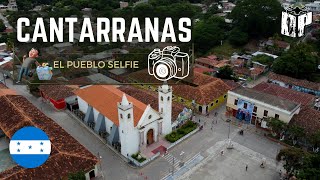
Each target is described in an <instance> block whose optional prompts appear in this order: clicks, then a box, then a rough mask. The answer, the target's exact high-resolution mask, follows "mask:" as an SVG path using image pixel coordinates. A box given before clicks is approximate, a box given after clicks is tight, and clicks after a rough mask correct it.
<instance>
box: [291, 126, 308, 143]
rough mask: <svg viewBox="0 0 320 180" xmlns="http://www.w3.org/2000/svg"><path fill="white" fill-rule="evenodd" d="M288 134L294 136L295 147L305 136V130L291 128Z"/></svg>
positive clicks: (297, 127)
mask: <svg viewBox="0 0 320 180" xmlns="http://www.w3.org/2000/svg"><path fill="white" fill-rule="evenodd" d="M288 132H289V134H290V135H291V136H292V141H293V144H294V145H295V144H296V143H297V141H298V140H299V138H302V137H303V136H304V135H305V134H304V129H303V128H301V127H299V126H296V125H292V126H289V128H288Z"/></svg>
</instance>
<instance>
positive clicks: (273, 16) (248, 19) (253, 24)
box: [230, 0, 282, 37]
mask: <svg viewBox="0 0 320 180" xmlns="http://www.w3.org/2000/svg"><path fill="white" fill-rule="evenodd" d="M281 11H282V7H281V4H280V2H279V1H278V0H268V1H266V0H240V1H237V6H236V7H235V8H234V9H233V10H232V12H231V14H230V17H231V18H232V19H233V25H234V26H235V27H238V28H239V29H241V30H242V31H244V32H247V33H248V34H249V35H250V36H254V37H256V36H264V37H268V36H270V35H273V34H274V33H275V32H277V31H279V30H280V24H281V22H280V18H281Z"/></svg>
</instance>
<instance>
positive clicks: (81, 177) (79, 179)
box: [68, 171, 86, 180]
mask: <svg viewBox="0 0 320 180" xmlns="http://www.w3.org/2000/svg"><path fill="white" fill-rule="evenodd" d="M85 179H86V175H85V172H83V171H79V172H76V173H72V174H69V176H68V180H85Z"/></svg>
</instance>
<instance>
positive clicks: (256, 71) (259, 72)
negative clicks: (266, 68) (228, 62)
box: [251, 67, 263, 76]
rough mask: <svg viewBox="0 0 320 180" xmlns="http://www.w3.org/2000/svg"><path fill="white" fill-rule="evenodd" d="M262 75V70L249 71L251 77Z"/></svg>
mask: <svg viewBox="0 0 320 180" xmlns="http://www.w3.org/2000/svg"><path fill="white" fill-rule="evenodd" d="M262 73H263V69H262V68H258V67H256V68H254V69H252V70H251V75H253V76H257V75H260V74H262Z"/></svg>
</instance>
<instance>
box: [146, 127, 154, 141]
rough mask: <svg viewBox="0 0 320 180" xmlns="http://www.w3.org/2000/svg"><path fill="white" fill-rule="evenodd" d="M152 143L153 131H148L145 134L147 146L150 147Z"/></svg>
mask: <svg viewBox="0 0 320 180" xmlns="http://www.w3.org/2000/svg"><path fill="white" fill-rule="evenodd" d="M153 142H154V140H153V129H150V130H149V131H148V133H147V145H150V144H152V143H153Z"/></svg>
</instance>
